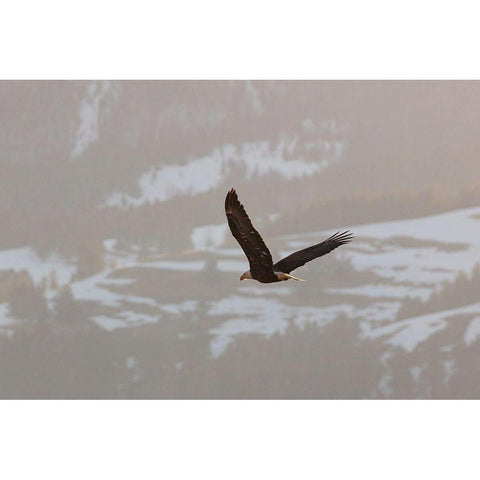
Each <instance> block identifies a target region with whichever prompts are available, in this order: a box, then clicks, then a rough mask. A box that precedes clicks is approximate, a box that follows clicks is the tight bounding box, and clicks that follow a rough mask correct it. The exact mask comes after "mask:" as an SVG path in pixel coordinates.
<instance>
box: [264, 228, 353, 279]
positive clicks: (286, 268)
mask: <svg viewBox="0 0 480 480" xmlns="http://www.w3.org/2000/svg"><path fill="white" fill-rule="evenodd" d="M352 238H353V235H352V233H351V232H349V231H346V232H342V233H340V232H337V233H335V234H334V235H332V236H331V237H329V238H327V239H326V240H324V241H323V242H321V243H318V244H317V245H312V246H311V247H307V248H304V249H303V250H299V251H298V252H294V253H292V254H291V255H289V256H288V257H285V258H282V260H280V261H279V262H277V263H276V264H275V265H274V266H273V269H274V270H275V271H279V272H284V273H290V272H291V271H293V270H295V269H296V268H298V267H301V266H302V265H305V264H306V263H307V262H310V261H311V260H313V259H315V258H317V257H321V256H322V255H326V254H327V253H330V252H331V251H332V250H333V249H335V248H337V247H339V246H340V245H344V244H345V243H349V242H351V241H352Z"/></svg>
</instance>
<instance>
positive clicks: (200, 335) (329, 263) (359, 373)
mask: <svg viewBox="0 0 480 480" xmlns="http://www.w3.org/2000/svg"><path fill="white" fill-rule="evenodd" d="M0 102H1V105H2V109H1V110H0V145H1V155H0V165H1V175H0V200H1V201H0V221H1V225H2V228H1V229H0V361H1V364H2V368H1V369H0V398H18V399H23V398H35V399H41V398H80V399H83V398H97V399H103V398H113V399H115V398H134V399H140V398H158V399H163V398H178V399H187V398H208V399H210V398H273V399H281V398H282V399H283V398H314V399H332V398H338V399H347V398H348V399H364V398H379V399H382V398H406V399H414V398H480V384H479V383H478V382H477V381H476V379H477V378H478V375H479V373H480V372H479V368H480V363H479V361H478V359H479V341H480V297H479V294H478V292H479V291H480V235H479V232H480V180H479V178H480V162H479V161H478V152H479V151H480V135H479V127H480V121H479V120H480V82H476V81H0ZM232 186H234V187H235V188H236V190H237V193H238V195H239V198H240V201H241V202H242V203H243V204H244V206H245V208H246V211H247V213H248V214H249V215H250V218H251V219H252V221H253V222H254V224H255V226H256V227H257V229H258V230H259V232H260V233H261V235H262V237H263V238H264V240H265V242H266V243H267V245H268V246H269V248H270V250H271V253H272V255H273V258H274V261H277V260H279V259H281V258H282V257H283V256H285V255H287V254H289V253H291V252H293V251H295V250H298V249H300V248H303V247H306V246H309V245H312V244H314V243H318V242H320V241H322V240H323V239H326V238H327V237H328V236H329V235H331V234H332V233H334V232H335V231H338V230H346V229H350V230H351V231H352V232H353V233H354V235H355V239H354V241H353V242H352V243H350V244H348V245H344V246H342V247H340V248H338V249H336V250H334V251H333V252H331V253H330V254H328V255H327V256H324V257H322V258H319V259H317V260H314V261H313V262H310V263H308V264H307V265H305V266H304V267H301V268H300V269H298V270H295V271H294V272H292V273H293V274H294V275H295V276H299V277H300V278H302V279H305V280H306V282H294V281H288V282H281V283H278V284H260V283H258V282H255V281H253V280H246V281H242V282H239V277H240V275H241V274H242V273H243V272H244V271H246V270H248V268H249V266H248V261H247V259H246V257H245V255H244V253H243V251H242V250H241V248H240V246H239V245H238V243H237V242H236V241H235V239H234V238H233V237H232V235H231V233H230V231H229V229H228V226H227V222H226V218H225V212H224V200H225V195H226V193H227V191H228V190H229V189H230V188H231V187H232Z"/></svg>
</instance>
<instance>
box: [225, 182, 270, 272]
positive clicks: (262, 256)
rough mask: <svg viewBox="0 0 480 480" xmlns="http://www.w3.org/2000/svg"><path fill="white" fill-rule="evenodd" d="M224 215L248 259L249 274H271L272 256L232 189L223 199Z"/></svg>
mask: <svg viewBox="0 0 480 480" xmlns="http://www.w3.org/2000/svg"><path fill="white" fill-rule="evenodd" d="M225 213H226V214H227V220H228V226H229V227H230V230H231V232H232V235H233V236H234V237H235V238H236V239H237V242H238V243H239V244H240V246H241V247H242V250H243V251H244V252H245V255H246V256H247V258H248V262H249V263H250V272H251V274H252V275H253V276H255V273H266V272H272V271H273V260H272V255H271V253H270V251H269V250H268V248H267V246H266V245H265V242H264V241H263V239H262V237H261V236H260V234H259V233H258V232H257V231H256V230H255V227H254V226H253V225H252V222H251V221H250V218H248V215H247V213H246V212H245V209H244V208H243V205H242V204H241V203H240V202H239V200H238V196H237V193H236V192H235V189H234V188H232V189H231V190H230V191H229V192H228V193H227V196H226V198H225Z"/></svg>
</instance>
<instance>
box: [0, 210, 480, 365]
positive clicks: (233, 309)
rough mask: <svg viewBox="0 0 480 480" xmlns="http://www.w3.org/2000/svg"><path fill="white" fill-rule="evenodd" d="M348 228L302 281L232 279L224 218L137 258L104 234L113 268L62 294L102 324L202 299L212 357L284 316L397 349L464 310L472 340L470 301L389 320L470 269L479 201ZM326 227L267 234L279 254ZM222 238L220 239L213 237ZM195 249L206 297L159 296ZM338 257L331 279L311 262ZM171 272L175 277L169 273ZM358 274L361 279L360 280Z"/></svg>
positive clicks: (186, 308) (24, 254)
mask: <svg viewBox="0 0 480 480" xmlns="http://www.w3.org/2000/svg"><path fill="white" fill-rule="evenodd" d="M351 229H352V231H353V232H354V233H355V235H356V236H355V240H354V242H353V243H352V244H351V245H349V246H347V247H342V249H339V250H338V251H335V252H334V253H333V254H332V258H328V257H325V258H324V259H321V260H318V261H317V262H314V263H311V264H309V265H307V266H306V267H304V268H303V269H302V275H301V276H302V277H303V278H305V279H306V280H307V283H306V284H292V283H285V284H278V285H260V284H256V283H254V282H242V283H241V284H239V283H238V277H239V276H240V274H241V273H242V272H243V271H244V270H246V269H248V264H247V262H246V259H245V258H244V255H243V252H242V251H241V249H240V248H239V247H237V246H236V244H235V243H234V242H233V240H232V239H231V238H230V236H229V235H227V236H225V235H226V234H227V229H226V227H225V225H217V226H205V227H204V228H198V229H195V230H194V231H193V232H192V240H193V246H194V247H196V248H197V249H199V250H197V251H195V250H194V251H191V252H190V253H187V252H186V253H183V254H179V255H176V256H169V257H165V256H162V255H158V254H152V256H151V258H150V259H147V260H143V261H139V259H138V254H135V253H130V254H129V255H125V253H124V252H121V251H120V250H118V251H117V250H116V248H115V245H116V242H115V241H112V240H110V241H106V242H105V248H106V250H107V254H108V258H109V260H110V261H112V260H115V262H116V267H115V268H110V269H107V270H105V271H104V272H102V273H100V274H98V275H95V276H93V277H89V278H86V279H83V280H80V281H74V282H73V283H72V293H73V296H74V297H75V298H76V299H77V300H79V301H82V302H89V304H91V305H93V312H92V315H91V316H90V319H91V321H94V322H96V323H97V324H98V325H100V326H101V327H103V328H105V329H107V330H112V329H115V328H120V327H132V326H141V325H144V324H147V323H150V322H163V321H168V320H167V318H169V319H172V318H173V319H174V318H176V317H178V318H184V317H185V316H186V317H192V318H195V315H198V311H199V308H203V309H204V310H205V313H204V314H205V315H206V316H207V317H209V318H211V319H212V321H214V322H215V323H216V326H214V327H210V328H209V327H208V326H207V324H208V323H210V322H205V328H209V335H210V338H211V341H210V349H211V354H212V355H213V356H215V357H218V356H221V355H222V353H223V352H224V351H225V348H226V347H227V346H228V345H229V344H231V343H232V342H235V340H236V339H237V338H241V337H242V336H244V335H265V336H267V337H268V336H271V335H272V334H274V333H281V332H283V331H284V330H285V328H286V327H287V326H288V324H289V323H294V324H296V325H298V326H303V325H305V324H306V323H315V324H317V325H319V326H324V325H326V324H328V323H330V322H333V321H335V319H336V318H337V317H338V315H343V316H346V317H347V318H349V319H350V320H351V321H354V322H359V324H360V325H361V331H362V332H363V335H364V336H365V337H366V338H367V337H368V338H371V339H377V340H379V341H381V342H383V343H384V344H385V345H386V346H390V347H401V348H403V349H404V350H406V351H412V350H414V349H415V348H417V347H418V346H419V345H421V344H423V343H424V342H427V341H429V340H430V339H431V338H432V337H434V336H435V335H436V334H437V333H438V332H439V331H441V330H444V329H448V328H449V326H450V325H451V321H453V320H451V319H453V318H455V317H457V316H462V318H467V317H468V319H470V320H469V321H468V323H467V326H466V328H465V332H464V338H465V343H466V344H471V343H472V342H475V341H477V338H478V336H479V334H480V327H479V325H480V324H479V318H480V304H479V303H473V304H471V305H465V306H462V307H459V308H454V309H450V310H447V311H443V312H435V313H432V314H429V315H422V316H419V317H415V318H411V319H402V320H400V321H394V320H395V317H396V314H397V312H398V310H399V309H400V307H401V305H402V302H403V301H404V300H405V299H407V298H408V297H417V298H420V299H422V300H426V299H428V298H429V297H430V295H431V293H432V292H434V291H439V290H440V289H441V286H442V284H443V282H445V281H446V280H453V279H454V278H455V276H456V275H457V274H458V272H459V271H460V270H463V271H465V272H466V273H470V271H471V269H472V268H473V266H474V264H475V263H476V262H478V261H480V237H478V231H480V208H471V209H466V210H460V211H454V212H449V213H445V214H441V215H435V216H431V217H425V218H419V219H415V220H404V221H395V222H388V223H380V224H371V225H359V226H351ZM330 233H331V232H321V231H320V232H315V233H308V234H307V233H305V234H299V235H295V236H286V237H283V238H275V239H269V243H270V244H271V245H274V247H275V248H276V249H277V251H279V252H280V254H281V255H286V254H288V253H290V252H291V251H293V250H296V249H299V248H302V247H304V246H307V245H310V244H312V243H314V242H318V240H319V239H322V238H325V237H327V236H328V235H329V234H330ZM224 239H225V240H226V242H227V244H224V245H223V246H222V245H221V244H222V242H223V241H224ZM460 240H461V241H460ZM203 252H207V253H208V254H209V255H210V256H209V262H210V263H211V262H212V258H213V264H212V265H213V266H211V267H210V268H213V269H214V270H216V271H217V272H218V274H219V275H222V284H221V285H217V286H216V291H215V293H213V291H212V292H211V294H212V295H211V298H208V293H207V296H202V297H200V296H198V295H197V294H196V292H195V290H191V291H190V293H188V290H187V291H185V292H184V293H183V294H182V297H183V299H182V300H175V297H178V294H173V290H172V295H169V293H168V292H169V291H170V290H168V289H170V288H173V289H178V288H183V287H182V286H181V285H184V281H185V278H187V276H191V275H195V277H194V278H195V280H196V281H199V279H200V280H201V279H202V278H203V277H201V275H204V273H203V272H205V269H206V262H207V260H206V258H205V254H204V253H203ZM212 255H213V257H212ZM0 258H3V262H2V264H3V265H5V266H6V268H10V267H9V266H11V267H15V268H17V269H22V268H26V269H28V270H29V271H30V272H31V274H32V276H33V278H34V279H35V280H36V281H38V280H39V279H40V278H41V277H42V275H47V274H48V273H49V272H50V271H51V270H55V272H56V274H57V276H58V279H59V283H60V284H64V283H66V282H68V281H69V278H70V276H71V275H72V274H73V271H72V266H71V264H70V263H68V262H65V263H63V264H62V263H60V261H59V259H58V258H55V257H52V258H50V259H46V260H44V261H40V260H39V259H38V258H36V257H35V256H34V255H33V253H32V252H30V251H29V250H28V249H18V250H13V251H3V252H1V254H0ZM338 259H340V260H342V261H343V260H345V261H348V262H349V264H350V266H351V268H352V271H351V272H349V273H348V274H347V275H345V276H344V277H343V278H342V277H340V281H341V282H342V283H341V284H338V281H337V280H336V279H335V283H336V284H335V285H332V282H331V280H330V274H329V272H328V271H322V268H321V267H322V264H323V263H325V264H328V263H329V262H335V261H336V260H338ZM148 272H152V273H153V274H154V277H152V278H155V281H156V282H159V285H163V286H164V287H165V285H167V284H165V283H164V282H168V283H170V282H173V285H172V284H170V285H169V286H168V288H167V290H166V291H165V290H164V289H163V290H159V291H158V295H152V292H151V291H146V290H145V291H143V290H142V289H143V287H142V286H141V285H143V284H144V281H143V278H142V277H143V275H146V274H147V273H148ZM173 272H176V276H175V277H172V278H171V275H172V273H173ZM149 275H151V274H149ZM365 275H368V276H369V278H370V280H366V278H367V277H366V276H365ZM205 278H206V277H205ZM201 281H204V280H201ZM178 282H180V283H178ZM207 290H208V289H207ZM302 290H303V291H302ZM130 291H132V292H135V293H129V292H130ZM306 292H308V293H306ZM50 295H52V293H50ZM219 295H220V296H219ZM299 296H301V297H299ZM299 298H301V301H300V303H301V305H299ZM312 300H313V302H312ZM321 304H324V305H325V306H322V305H321ZM201 305H203V306H202V307H201ZM1 312H2V320H1V322H2V326H3V328H4V331H7V330H8V328H15V327H14V325H15V322H14V320H13V319H12V318H11V317H9V315H8V311H7V308H6V305H5V304H4V305H2V310H1Z"/></svg>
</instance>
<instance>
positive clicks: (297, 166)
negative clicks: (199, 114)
mask: <svg viewBox="0 0 480 480" xmlns="http://www.w3.org/2000/svg"><path fill="white" fill-rule="evenodd" d="M294 146H295V141H294V142H292V143H289V144H287V143H286V142H280V143H279V144H278V145H277V147H276V148H273V149H272V148H271V147H270V146H269V143H268V142H258V143H247V144H243V145H242V146H241V147H240V148H237V147H235V146H233V145H225V146H224V147H222V148H217V149H215V150H214V151H213V152H212V154H211V155H209V156H206V157H201V158H196V159H193V160H190V161H189V162H188V163H187V164H185V165H166V166H163V167H160V168H155V169H152V170H150V171H149V172H148V173H144V174H143V175H142V176H141V177H140V179H139V181H138V185H139V187H140V192H141V193H140V196H139V197H133V196H131V195H128V194H123V193H121V192H115V193H114V194H112V195H111V196H110V198H109V199H108V200H107V201H106V206H109V207H112V206H117V207H127V206H139V205H143V204H144V203H147V202H148V203H153V202H155V201H159V202H163V201H165V200H168V199H170V198H173V197H175V196H178V195H191V196H193V195H196V194H198V193H206V192H209V191H210V190H213V189H214V188H216V187H218V186H220V185H222V183H223V181H224V179H225V178H226V177H227V176H228V174H229V173H230V171H231V169H232V168H233V167H240V168H244V169H245V174H246V179H247V180H249V179H251V178H252V177H253V176H254V175H258V176H264V175H268V174H270V173H272V172H275V173H278V174H279V175H281V176H282V177H283V178H285V179H288V180H290V179H294V178H299V177H303V176H311V175H313V174H316V173H318V172H320V171H321V170H323V169H324V168H326V167H327V166H328V165H329V162H330V161H331V160H329V161H327V160H325V159H323V160H319V161H317V162H309V161H306V160H304V159H301V158H299V159H292V160H287V159H285V157H284V155H285V153H287V152H291V151H293V148H294Z"/></svg>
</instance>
